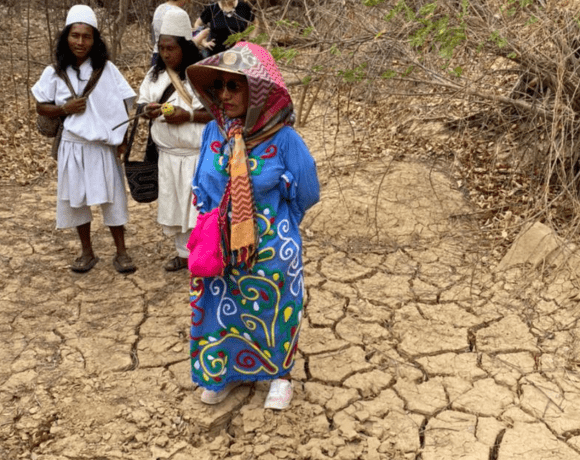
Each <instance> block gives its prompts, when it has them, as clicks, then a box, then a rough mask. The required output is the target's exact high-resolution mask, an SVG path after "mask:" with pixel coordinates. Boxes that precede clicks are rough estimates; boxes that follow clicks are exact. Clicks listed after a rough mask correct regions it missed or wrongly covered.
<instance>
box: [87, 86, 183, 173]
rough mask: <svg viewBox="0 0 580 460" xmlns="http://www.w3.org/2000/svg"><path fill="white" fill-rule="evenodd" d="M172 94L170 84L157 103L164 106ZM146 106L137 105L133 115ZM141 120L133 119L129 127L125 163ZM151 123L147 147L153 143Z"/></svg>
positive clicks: (140, 111)
mask: <svg viewBox="0 0 580 460" xmlns="http://www.w3.org/2000/svg"><path fill="white" fill-rule="evenodd" d="M87 86H88V85H87ZM174 92H175V87H174V86H173V83H171V84H170V85H169V86H168V87H167V88H165V91H163V94H162V95H161V98H160V99H159V103H160V104H164V103H165V102H167V101H168V100H169V98H170V97H171V95H172V94H173V93H174ZM146 105H147V104H139V105H138V106H137V110H136V112H135V115H139V114H141V113H143V112H144V111H145V106H146ZM141 118H142V117H137V118H135V121H133V126H131V132H130V134H129V140H128V141H127V149H126V150H125V163H126V162H127V161H129V155H130V154H131V147H133V140H134V139H135V133H136V132H137V125H138V124H139V120H140V119H141ZM152 123H153V120H149V136H148V139H147V145H149V144H150V143H152V142H153V139H151V124H152ZM148 160H149V161H153V160H155V161H157V159H156V158H148Z"/></svg>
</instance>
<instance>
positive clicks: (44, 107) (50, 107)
mask: <svg viewBox="0 0 580 460" xmlns="http://www.w3.org/2000/svg"><path fill="white" fill-rule="evenodd" d="M86 108H87V98H86V97H78V98H76V99H69V100H68V101H67V102H66V103H65V104H63V105H56V104H50V103H47V102H38V103H36V113H38V114H39V115H44V116H45V117H49V118H57V117H63V116H65V115H70V114H72V113H82V112H84V111H85V109H86Z"/></svg>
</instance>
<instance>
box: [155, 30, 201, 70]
mask: <svg viewBox="0 0 580 460" xmlns="http://www.w3.org/2000/svg"><path fill="white" fill-rule="evenodd" d="M168 37H173V38H174V39H175V41H176V42H177V44H178V45H179V47H180V48H181V53H182V54H183V58H182V59H181V64H180V65H179V69H178V72H177V73H178V74H179V78H181V79H182V80H185V69H187V68H188V67H189V66H190V65H192V64H195V63H196V62H197V61H201V53H200V52H199V50H198V49H197V46H195V43H193V41H192V40H186V39H185V37H176V36H174V35H168ZM159 39H161V36H160V37H159ZM164 71H165V62H163V59H162V58H161V54H159V56H158V57H157V62H156V63H155V67H154V68H153V74H152V75H151V80H152V81H157V77H159V74H160V73H161V72H164Z"/></svg>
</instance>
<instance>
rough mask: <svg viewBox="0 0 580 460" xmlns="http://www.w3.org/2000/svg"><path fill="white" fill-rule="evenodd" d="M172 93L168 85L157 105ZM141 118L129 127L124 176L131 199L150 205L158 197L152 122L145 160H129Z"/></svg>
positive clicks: (157, 154) (171, 86)
mask: <svg viewBox="0 0 580 460" xmlns="http://www.w3.org/2000/svg"><path fill="white" fill-rule="evenodd" d="M174 92H175V87H174V86H173V85H169V86H168V87H167V88H166V89H165V91H164V92H163V95H162V96H161V99H160V100H159V103H160V104H163V103H165V102H167V100H168V99H169V98H170V97H171V95H172V94H173V93H174ZM145 106H146V104H140V105H139V106H137V113H136V115H139V114H141V113H143V111H144V110H145ZM141 118H143V117H141V116H138V117H137V118H135V121H134V122H133V126H132V127H131V133H130V135H129V140H128V141H127V150H126V151H125V175H126V176H127V182H128V183H129V191H130V192H131V196H132V197H133V199H134V200H135V201H137V202H138V203H151V202H152V201H155V200H156V199H157V197H158V195H159V180H158V166H157V160H158V159H159V152H158V150H157V145H156V144H155V142H153V139H152V138H151V124H152V123H153V120H150V121H149V136H148V138H147V145H146V147H145V158H144V159H143V161H130V160H129V155H130V154H131V147H132V146H133V140H134V139H135V133H136V132H137V126H138V125H139V120H140V119H141Z"/></svg>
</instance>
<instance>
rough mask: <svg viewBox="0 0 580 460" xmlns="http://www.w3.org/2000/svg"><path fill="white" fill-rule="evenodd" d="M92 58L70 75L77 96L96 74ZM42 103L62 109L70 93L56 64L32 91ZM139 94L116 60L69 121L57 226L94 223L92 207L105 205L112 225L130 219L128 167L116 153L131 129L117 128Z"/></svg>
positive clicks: (60, 172) (60, 159) (60, 155)
mask: <svg viewBox="0 0 580 460" xmlns="http://www.w3.org/2000/svg"><path fill="white" fill-rule="evenodd" d="M92 70H93V69H92V66H91V63H90V60H87V61H85V62H84V63H83V64H82V65H81V66H80V68H79V70H78V73H77V71H76V70H74V69H73V68H72V67H70V66H69V67H68V68H67V75H68V77H69V80H70V82H71V84H72V86H73V88H74V90H75V92H76V94H77V95H80V94H82V91H83V89H84V88H85V86H86V84H87V83H88V80H89V79H90V76H91V74H92ZM32 94H33V95H34V97H35V99H36V100H37V101H38V102H41V103H42V102H54V103H55V104H56V105H63V104H64V103H65V102H66V101H67V100H68V99H69V98H70V97H71V93H70V90H69V89H68V86H67V85H66V83H65V82H64V81H63V80H62V79H61V78H60V77H58V76H57V75H56V73H55V70H54V68H53V67H52V66H48V67H46V68H45V69H44V71H43V73H42V75H41V77H40V79H39V80H38V82H36V84H35V85H34V86H33V87H32ZM135 96H136V94H135V92H134V91H133V89H132V88H131V86H129V84H128V83H127V81H126V80H125V78H124V77H123V75H122V74H121V72H120V71H119V70H118V69H117V67H115V65H114V64H113V63H111V62H109V61H108V62H107V63H106V64H105V68H104V70H103V73H102V75H101V77H100V78H99V81H98V83H97V85H96V86H95V88H94V89H93V91H92V92H91V93H90V95H89V97H88V99H87V108H86V110H85V111H84V112H83V113H77V114H72V115H69V116H67V117H66V119H65V121H64V131H63V136H62V141H61V143H60V146H59V150H58V186H57V222H56V225H57V227H58V228H67V227H77V226H79V225H82V224H84V223H87V222H90V221H91V220H92V214H91V210H90V206H92V205H101V207H102V213H103V221H104V223H105V225H108V226H118V225H124V224H125V223H126V222H127V220H128V211H127V195H126V191H125V182H124V177H123V169H122V166H121V163H120V161H119V160H118V159H117V157H116V155H115V150H116V148H117V146H118V145H120V144H121V143H122V142H123V138H124V136H125V132H126V130H127V126H126V125H123V126H121V127H120V128H118V129H116V130H113V129H112V128H113V127H114V126H115V125H117V124H119V123H121V122H122V121H124V120H126V119H127V108H126V106H131V105H132V104H133V102H134V100H135Z"/></svg>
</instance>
